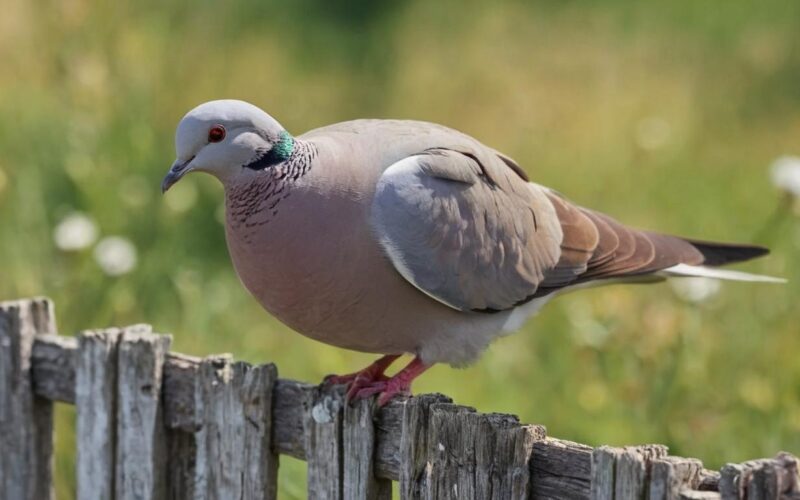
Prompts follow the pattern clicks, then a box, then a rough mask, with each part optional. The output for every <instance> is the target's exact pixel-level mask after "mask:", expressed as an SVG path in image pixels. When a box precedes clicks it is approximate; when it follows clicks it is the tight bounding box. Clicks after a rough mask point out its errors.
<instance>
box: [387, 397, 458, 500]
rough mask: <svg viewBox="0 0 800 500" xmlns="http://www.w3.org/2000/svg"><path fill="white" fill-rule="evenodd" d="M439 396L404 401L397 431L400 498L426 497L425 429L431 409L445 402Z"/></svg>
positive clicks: (426, 451) (427, 483) (426, 435)
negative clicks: (399, 428) (398, 439)
mask: <svg viewBox="0 0 800 500" xmlns="http://www.w3.org/2000/svg"><path fill="white" fill-rule="evenodd" d="M450 401H451V400H450V398H448V397H447V396H443V395H441V394H423V395H421V396H417V397H413V398H410V399H407V400H405V401H404V402H403V403H402V405H403V416H402V419H401V424H402V427H401V431H400V445H399V450H400V460H398V466H400V467H401V468H400V498H401V499H403V500H406V499H408V500H417V499H421V498H428V497H427V496H426V494H427V491H428V489H429V487H428V486H429V480H430V478H429V474H428V472H429V471H428V467H427V464H428V449H429V444H428V426H429V423H430V412H431V407H432V406H433V405H435V404H445V403H449V402H450Z"/></svg>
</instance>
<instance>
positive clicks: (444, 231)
mask: <svg viewBox="0 0 800 500" xmlns="http://www.w3.org/2000/svg"><path fill="white" fill-rule="evenodd" d="M509 162H510V160H507V159H505V158H502V157H500V156H498V155H497V154H496V153H495V152H494V151H492V150H489V149H488V148H477V147H473V148H470V147H465V146H463V145H461V146H459V147H454V148H435V149H429V150H426V151H424V152H421V153H420V154H417V155H413V156H409V157H407V158H405V159H403V160H401V161H399V162H397V163H395V164H394V165H392V166H391V167H389V168H388V169H387V170H386V171H385V172H384V173H383V175H382V176H381V178H380V180H379V182H378V185H377V190H376V194H375V198H374V200H373V204H372V225H373V228H374V229H375V231H376V233H377V235H378V238H379V241H380V243H381V245H382V247H383V248H384V250H385V251H386V254H387V255H388V256H389V258H390V260H391V261H392V263H393V264H394V266H395V268H396V269H397V270H398V271H399V272H400V274H402V275H403V277H405V279H406V280H408V281H409V282H410V283H412V284H413V285H414V286H416V287H417V288H418V289H419V290H421V291H423V292H424V293H426V294H428V295H429V296H431V297H433V298H434V299H436V300H438V301H440V302H442V303H444V304H446V305H448V306H450V307H452V308H454V309H457V310H461V311H469V310H471V311H498V310H504V309H509V308H512V307H514V306H516V305H518V304H521V303H523V302H525V301H526V300H528V299H530V298H532V296H533V295H534V294H535V293H536V290H537V288H538V287H539V286H540V285H542V284H547V283H551V282H552V283H556V282H559V283H560V282H561V281H564V280H569V279H574V276H576V275H579V274H580V273H581V272H583V271H584V270H585V269H586V262H587V261H588V260H589V257H590V255H591V252H592V250H593V249H594V246H596V244H597V241H596V240H597V232H596V230H595V229H594V226H593V225H592V224H591V223H590V221H589V219H588V217H586V216H585V215H583V214H582V213H581V212H579V211H577V210H573V211H569V213H565V214H562V215H559V214H558V213H557V208H556V207H555V206H554V204H553V203H552V202H551V201H550V200H549V198H548V195H547V192H546V190H545V189H544V188H541V187H539V186H536V185H534V184H530V183H528V182H527V181H526V180H524V179H523V178H522V177H521V176H520V174H518V173H517V172H516V170H517V169H518V167H516V168H514V167H513V166H511V165H509ZM562 220H563V222H562ZM566 240H568V242H569V248H568V249H567V250H566V251H565V250H563V247H562V242H563V241H566Z"/></svg>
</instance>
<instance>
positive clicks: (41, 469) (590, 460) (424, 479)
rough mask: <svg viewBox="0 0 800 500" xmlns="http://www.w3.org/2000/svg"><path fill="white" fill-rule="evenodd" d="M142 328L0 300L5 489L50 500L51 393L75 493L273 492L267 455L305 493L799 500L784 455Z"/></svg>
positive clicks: (17, 499) (37, 303)
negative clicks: (699, 446)
mask: <svg viewBox="0 0 800 500" xmlns="http://www.w3.org/2000/svg"><path fill="white" fill-rule="evenodd" d="M170 341H171V338H170V337H169V336H166V335H157V334H154V333H152V331H151V328H150V327H149V326H146V325H136V326H131V327H126V328H111V329H106V330H98V331H85V332H82V333H81V334H80V335H79V336H78V337H62V336H59V335H57V334H56V328H55V320H54V316H53V307H52V304H51V303H50V302H49V301H48V300H46V299H33V300H22V301H16V302H5V303H0V499H3V500H26V499H36V500H38V499H46V498H50V497H52V495H53V494H52V473H53V465H52V463H53V460H52V452H53V419H52V408H53V402H54V401H60V402H65V403H70V404H74V405H76V406H77V429H76V431H77V443H78V445H77V462H76V464H77V467H76V468H77V485H78V486H77V498H79V499H104V498H108V499H110V498H119V499H129V498H130V499H162V498H201V499H206V498H208V499H255V498H259V499H273V498H276V489H277V471H278V457H279V455H280V454H286V455H291V456H293V457H296V458H299V459H302V460H305V461H306V462H307V464H308V497H309V498H326V499H328V498H330V499H385V498H390V497H391V494H392V488H391V481H399V491H400V498H403V499H422V498H424V499H439V498H454V499H455V498H459V499H470V498H476V499H506V498H514V499H524V498H535V499H540V498H590V499H598V500H600V499H628V498H631V499H633V498H636V499H645V498H651V499H673V498H682V499H713V498H723V499H728V498H748V499H773V498H774V499H778V498H782V499H795V500H798V499H800V486H799V485H798V466H797V460H796V458H795V457H793V456H791V455H789V454H786V453H780V454H778V456H777V457H775V458H773V459H762V460H754V461H750V462H745V463H742V464H728V465H726V466H724V467H723V468H722V469H721V471H720V472H714V471H709V470H706V469H704V468H703V466H702V464H701V462H700V461H699V460H696V459H691V458H680V457H672V456H669V455H668V454H667V449H666V447H665V446H662V445H645V446H630V447H624V448H612V447H607V446H601V447H599V448H592V447H589V446H586V445H582V444H577V443H573V442H569V441H563V440H559V439H554V438H549V437H546V434H545V429H544V427H542V426H539V425H523V424H520V423H519V422H518V420H517V418H516V417H514V416H510V415H501V414H481V413H477V412H475V411H474V410H473V409H471V408H466V407H463V406H458V405H455V404H452V402H451V401H450V400H449V399H448V398H447V397H445V396H441V395H423V396H418V397H414V398H409V399H405V400H395V401H392V402H391V403H389V404H388V405H387V406H386V407H384V408H382V409H376V408H375V407H374V405H373V403H372V402H371V401H360V402H358V403H357V404H355V405H352V406H351V405H347V404H345V403H344V402H343V395H342V391H341V390H340V388H327V389H326V388H323V387H316V386H311V385H307V384H303V383H300V382H295V381H292V380H285V379H279V378H278V373H277V369H276V368H275V366H274V365H272V364H265V365H260V366H252V365H249V364H246V363H241V362H234V361H232V360H231V358H230V357H229V356H213V357H208V358H204V359H199V358H194V357H190V356H185V355H182V354H176V353H171V352H169V347H170Z"/></svg>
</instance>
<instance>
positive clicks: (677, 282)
mask: <svg viewBox="0 0 800 500" xmlns="http://www.w3.org/2000/svg"><path fill="white" fill-rule="evenodd" d="M669 284H670V285H671V286H672V290H673V291H674V292H675V295H677V296H678V297H679V298H681V299H682V300H685V301H686V302H694V303H700V302H705V301H707V300H709V299H712V298H713V297H714V296H715V295H717V294H718V293H719V290H720V288H721V285H720V283H719V280H715V279H711V278H674V279H671V280H669Z"/></svg>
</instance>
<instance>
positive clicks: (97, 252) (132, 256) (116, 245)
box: [94, 236, 136, 276]
mask: <svg viewBox="0 0 800 500" xmlns="http://www.w3.org/2000/svg"><path fill="white" fill-rule="evenodd" d="M94 260H96V261H97V264H98V265H99V266H100V268H101V269H102V270H103V272H104V273H106V274H107V275H109V276H121V275H123V274H126V273H129V272H131V271H132V270H133V269H134V268H135V267H136V247H135V246H133V243H131V242H130V241H129V240H128V239H126V238H123V237H121V236H109V237H107V238H103V239H102V240H100V243H98V244H97V246H96V247H95V248H94Z"/></svg>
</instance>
